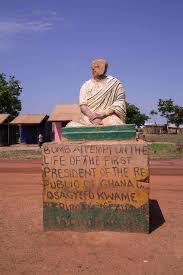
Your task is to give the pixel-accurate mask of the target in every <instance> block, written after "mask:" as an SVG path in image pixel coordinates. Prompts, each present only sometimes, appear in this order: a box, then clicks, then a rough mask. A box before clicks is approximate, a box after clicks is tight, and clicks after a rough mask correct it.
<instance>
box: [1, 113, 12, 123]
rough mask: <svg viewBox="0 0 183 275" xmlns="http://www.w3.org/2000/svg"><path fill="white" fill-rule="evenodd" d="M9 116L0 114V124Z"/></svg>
mask: <svg viewBox="0 0 183 275" xmlns="http://www.w3.org/2000/svg"><path fill="white" fill-rule="evenodd" d="M9 116H10V115H9V114H0V124H2V123H4V122H5V120H6V119H7V118H8V117H9Z"/></svg>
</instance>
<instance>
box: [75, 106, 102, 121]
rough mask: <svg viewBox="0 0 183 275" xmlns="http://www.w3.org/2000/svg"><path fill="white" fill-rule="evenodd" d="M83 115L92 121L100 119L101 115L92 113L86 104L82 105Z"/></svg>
mask: <svg viewBox="0 0 183 275" xmlns="http://www.w3.org/2000/svg"><path fill="white" fill-rule="evenodd" d="M80 109H81V113H82V114H83V115H85V116H87V117H89V119H90V120H94V119H96V118H99V115H98V114H97V113H93V112H92V111H90V109H89V108H88V106H87V105H86V104H82V105H80Z"/></svg>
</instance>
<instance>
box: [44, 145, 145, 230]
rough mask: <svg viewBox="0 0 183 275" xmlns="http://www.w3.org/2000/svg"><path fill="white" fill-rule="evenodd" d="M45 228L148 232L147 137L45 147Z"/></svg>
mask: <svg viewBox="0 0 183 275" xmlns="http://www.w3.org/2000/svg"><path fill="white" fill-rule="evenodd" d="M42 170H43V188H44V189H43V218H44V219H43V220H44V228H45V229H46V230H49V229H51V230H52V229H59V230H66V229H68V230H85V231H91V230H113V231H128V232H146V233H148V232H149V164H148V146H147V144H146V143H145V142H144V141H138V142H137V141H87V142H71V141H67V142H63V143H61V144H54V143H48V144H44V146H43V167H42Z"/></svg>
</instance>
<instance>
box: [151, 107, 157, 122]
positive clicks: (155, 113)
mask: <svg viewBox="0 0 183 275" xmlns="http://www.w3.org/2000/svg"><path fill="white" fill-rule="evenodd" d="M157 114H158V112H156V111H154V110H152V111H150V115H151V116H152V117H153V116H157ZM155 124H156V120H155Z"/></svg>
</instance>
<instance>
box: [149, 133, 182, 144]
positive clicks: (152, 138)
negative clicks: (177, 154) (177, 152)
mask: <svg viewBox="0 0 183 275" xmlns="http://www.w3.org/2000/svg"><path fill="white" fill-rule="evenodd" d="M145 140H146V141H147V142H162V143H163V142H167V143H183V134H177V135H176V134H146V135H145Z"/></svg>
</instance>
